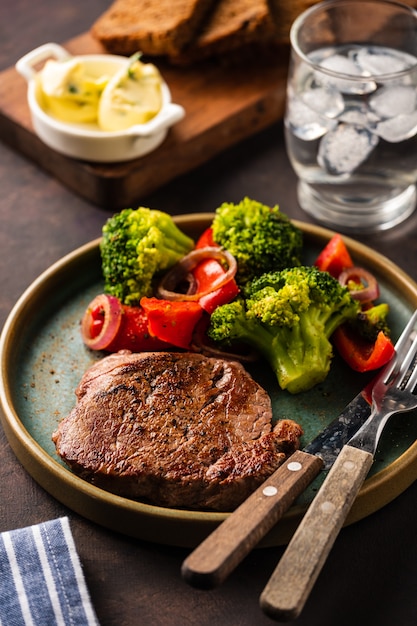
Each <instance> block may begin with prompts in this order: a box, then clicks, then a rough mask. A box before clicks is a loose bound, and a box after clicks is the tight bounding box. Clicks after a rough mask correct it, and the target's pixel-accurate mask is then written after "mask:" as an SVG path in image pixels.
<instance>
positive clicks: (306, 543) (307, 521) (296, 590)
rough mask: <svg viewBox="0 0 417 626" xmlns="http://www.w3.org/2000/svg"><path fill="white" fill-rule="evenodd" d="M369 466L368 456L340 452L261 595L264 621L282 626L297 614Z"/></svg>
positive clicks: (346, 450)
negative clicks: (270, 619)
mask: <svg viewBox="0 0 417 626" xmlns="http://www.w3.org/2000/svg"><path fill="white" fill-rule="evenodd" d="M372 461H373V456H372V454H370V453H369V452H365V451H364V450H359V449H358V448H354V447H352V446H349V445H345V446H344V447H343V449H342V451H341V453H340V454H339V456H338V457H337V459H336V462H335V463H334V465H333V467H332V469H331V470H330V472H329V474H328V476H327V477H326V479H325V481H324V482H323V485H322V487H321V489H320V490H319V492H318V493H317V495H316V497H315V498H314V500H313V502H312V504H311V505H310V507H309V509H308V511H307V513H306V515H305V516H304V518H303V520H302V522H301V524H300V525H299V527H298V528H297V530H296V532H295V533H294V536H293V538H292V539H291V541H290V543H289V545H288V546H287V549H286V551H285V552H284V555H283V557H282V558H281V560H280V562H279V563H278V565H277V567H276V569H275V571H274V572H273V574H272V576H271V578H270V579H269V581H268V583H267V585H266V587H265V589H264V591H263V592H262V594H261V598H260V604H261V608H262V610H263V611H264V613H266V614H267V615H269V617H272V618H273V619H276V620H278V621H288V620H293V619H296V618H297V617H298V615H299V614H300V613H301V611H302V609H303V607H304V604H305V602H306V601H307V598H308V596H309V593H310V591H311V589H312V588H313V585H314V583H315V581H316V579H317V577H318V575H319V573H320V571H321V569H322V567H323V565H324V563H325V560H326V558H327V555H328V554H329V552H330V550H331V548H332V546H333V544H334V542H335V540H336V537H337V535H338V533H339V531H340V529H341V527H342V525H343V522H344V521H345V519H346V517H347V515H348V513H349V511H350V508H351V506H352V504H353V502H354V500H355V497H356V495H357V493H358V491H359V489H360V488H361V486H362V484H363V482H364V480H365V478H366V475H367V474H368V472H369V469H370V467H371V465H372Z"/></svg>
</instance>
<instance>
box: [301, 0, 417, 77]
mask: <svg viewBox="0 0 417 626" xmlns="http://www.w3.org/2000/svg"><path fill="white" fill-rule="evenodd" d="M354 4H358V5H359V4H360V5H362V6H363V5H365V4H368V5H377V6H379V7H380V6H381V5H385V6H389V5H391V6H393V7H395V8H397V9H399V10H402V11H404V12H405V13H408V14H409V15H410V17H412V18H413V19H414V21H415V23H416V40H417V10H416V9H414V8H413V7H412V6H410V5H408V4H404V3H402V2H397V1H396V0H323V1H322V2H318V3H317V4H314V5H313V6H311V7H309V8H308V9H306V10H305V11H303V12H302V13H301V14H300V15H299V16H298V17H297V18H296V19H295V20H294V22H293V24H292V26H291V29H290V42H291V47H292V49H293V51H295V52H296V53H297V55H298V56H299V57H300V58H301V59H302V60H303V61H304V62H305V63H307V64H308V65H309V66H310V67H311V68H313V69H315V70H318V71H319V72H322V73H323V74H326V75H328V76H330V77H332V78H341V77H343V78H346V79H348V80H351V81H352V82H358V83H361V82H363V81H364V78H366V79H378V80H382V79H386V80H389V79H391V78H398V77H401V76H404V75H407V74H410V73H412V72H415V71H416V70H417V54H416V55H415V56H416V62H415V64H414V65H412V66H410V67H408V68H405V69H403V70H399V71H396V72H387V73H382V74H381V73H378V74H370V75H367V76H358V75H354V74H346V73H343V72H336V71H334V70H331V69H329V68H325V67H322V66H321V65H320V64H318V63H315V62H314V61H312V60H311V58H310V57H309V56H308V54H306V53H305V52H303V50H302V49H301V47H300V45H299V43H298V38H297V36H298V32H299V30H300V28H301V27H302V25H303V24H304V22H305V20H306V19H307V18H309V17H310V16H311V15H313V14H314V13H318V12H319V11H322V10H326V9H327V8H329V7H337V8H341V7H343V6H346V5H354ZM364 43H365V42H364ZM353 45H360V43H357V42H353ZM416 45H417V42H416ZM319 48H320V46H319V47H318V48H317V49H319ZM408 54H410V53H408ZM410 56H413V54H410Z"/></svg>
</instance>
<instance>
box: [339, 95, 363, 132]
mask: <svg viewBox="0 0 417 626" xmlns="http://www.w3.org/2000/svg"><path fill="white" fill-rule="evenodd" d="M338 119H339V121H340V122H346V123H348V124H355V125H356V126H367V124H368V110H367V108H366V104H365V102H364V101H363V100H360V101H357V100H356V101H355V100H346V101H345V108H344V110H343V111H342V113H341V114H340V115H339V116H338Z"/></svg>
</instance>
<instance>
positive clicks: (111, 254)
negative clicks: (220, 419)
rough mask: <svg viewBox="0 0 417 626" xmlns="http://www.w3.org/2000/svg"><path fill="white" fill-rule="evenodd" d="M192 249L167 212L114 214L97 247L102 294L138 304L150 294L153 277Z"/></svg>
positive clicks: (125, 210)
mask: <svg viewBox="0 0 417 626" xmlns="http://www.w3.org/2000/svg"><path fill="white" fill-rule="evenodd" d="M193 247H194V241H193V240H192V239H191V238H190V237H188V236H187V235H186V234H185V233H183V232H182V231H181V230H180V229H179V228H178V227H177V226H176V224H175V223H174V221H173V219H172V217H171V216H170V215H168V214H167V213H164V212H162V211H156V210H153V209H148V208H144V207H139V208H138V209H124V210H123V211H121V212H120V213H116V214H115V215H113V216H112V217H111V218H109V219H108V220H107V222H106V223H105V225H104V227H103V237H102V240H101V244H100V252H101V261H102V272H103V276H104V290H105V293H107V294H109V295H113V296H116V297H117V298H119V299H120V300H121V301H122V302H123V304H128V305H135V304H138V303H139V301H140V299H141V297H142V296H149V295H151V294H152V286H153V280H154V278H155V277H156V276H157V275H158V274H159V273H160V272H163V271H164V270H167V269H169V268H170V267H172V266H173V265H174V264H175V263H177V262H178V261H179V260H180V259H181V258H182V257H183V256H184V255H186V254H187V253H188V252H190V251H191V250H192V249H193Z"/></svg>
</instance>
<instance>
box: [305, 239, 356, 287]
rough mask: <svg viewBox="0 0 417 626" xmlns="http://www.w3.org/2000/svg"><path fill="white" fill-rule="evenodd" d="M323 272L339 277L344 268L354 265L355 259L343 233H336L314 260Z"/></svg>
mask: <svg viewBox="0 0 417 626" xmlns="http://www.w3.org/2000/svg"><path fill="white" fill-rule="evenodd" d="M314 265H315V266H316V267H318V269H319V270H321V271H322V272H329V274H331V275H332V276H333V278H338V277H339V276H340V274H341V273H342V272H343V270H345V269H348V268H350V267H353V261H352V258H351V256H350V254H349V251H348V249H347V247H346V244H345V242H344V241H343V239H342V237H341V235H339V234H336V235H334V236H333V237H332V238H331V239H330V241H329V242H328V244H327V245H326V246H325V247H324V248H323V250H322V251H321V252H320V254H319V255H318V257H317V259H316V260H315V262H314Z"/></svg>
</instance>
